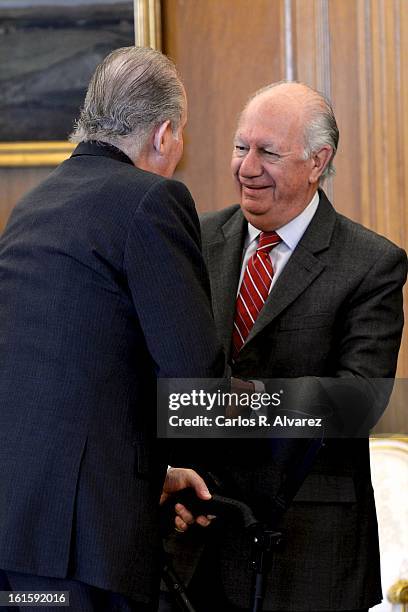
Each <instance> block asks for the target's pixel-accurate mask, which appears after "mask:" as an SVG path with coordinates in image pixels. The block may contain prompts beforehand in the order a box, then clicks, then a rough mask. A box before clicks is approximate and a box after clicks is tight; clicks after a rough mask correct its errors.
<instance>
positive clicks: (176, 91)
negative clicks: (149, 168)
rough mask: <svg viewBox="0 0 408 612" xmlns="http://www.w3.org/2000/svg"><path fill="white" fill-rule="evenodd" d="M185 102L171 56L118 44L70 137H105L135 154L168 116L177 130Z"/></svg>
mask: <svg viewBox="0 0 408 612" xmlns="http://www.w3.org/2000/svg"><path fill="white" fill-rule="evenodd" d="M185 106H186V102H185V93H184V88H183V85H182V83H181V80H180V78H179V76H178V74H177V70H176V67H175V66H174V64H173V62H172V61H171V60H170V59H169V58H168V57H166V56H165V55H163V54H162V53H160V52H159V51H154V50H153V49H148V48H145V47H123V48H121V49H116V50H115V51H112V52H111V53H110V54H109V55H108V56H107V57H106V58H105V59H104V60H103V62H102V63H101V64H99V66H98V67H97V68H96V70H95V72H94V74H93V76H92V78H91V81H90V83H89V86H88V91H87V94H86V97H85V102H84V106H83V108H82V109H81V114H80V118H79V119H78V120H77V121H76V123H75V129H74V131H73V132H72V134H71V136H70V140H71V142H81V141H87V140H101V141H105V142H108V143H111V144H113V145H117V146H119V148H122V147H123V148H126V149H128V150H129V149H130V150H131V152H132V154H133V155H134V156H137V155H138V154H139V153H140V151H141V150H142V148H143V146H144V144H145V142H146V139H147V138H148V136H149V134H150V133H151V131H152V130H153V129H154V128H155V127H156V126H158V125H160V124H161V123H163V122H164V121H166V120H169V121H170V122H171V125H172V129H173V132H176V130H177V129H178V127H179V125H180V121H181V117H182V115H183V112H184V110H185ZM121 145H122V146H121Z"/></svg>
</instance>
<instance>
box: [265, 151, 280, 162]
mask: <svg viewBox="0 0 408 612" xmlns="http://www.w3.org/2000/svg"><path fill="white" fill-rule="evenodd" d="M264 153H265V155H267V156H268V157H270V158H271V159H276V160H278V159H280V158H281V156H280V155H279V153H275V152H274V151H268V150H267V149H264Z"/></svg>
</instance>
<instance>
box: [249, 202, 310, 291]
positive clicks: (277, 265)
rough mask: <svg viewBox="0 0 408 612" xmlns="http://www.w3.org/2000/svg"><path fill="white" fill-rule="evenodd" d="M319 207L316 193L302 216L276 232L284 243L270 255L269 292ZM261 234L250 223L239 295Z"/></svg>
mask: <svg viewBox="0 0 408 612" xmlns="http://www.w3.org/2000/svg"><path fill="white" fill-rule="evenodd" d="M318 205H319V194H318V192H317V191H316V193H315V194H314V196H313V198H312V200H311V202H310V203H309V204H308V205H307V206H306V208H305V209H304V210H303V211H302V212H301V213H300V215H298V216H297V217H295V218H294V219H292V221H289V223H287V224H286V225H282V227H280V228H279V229H278V230H276V233H277V234H278V235H279V236H280V238H281V239H282V242H280V243H279V244H278V245H277V246H276V247H275V248H273V249H272V251H271V252H270V253H269V257H270V258H271V261H272V266H273V270H274V274H273V278H272V283H271V286H270V288H269V291H271V289H272V287H273V286H274V284H275V283H276V280H277V279H278V277H279V275H280V274H281V272H282V270H283V268H284V267H285V266H286V264H287V263H288V261H289V258H290V256H291V255H292V253H293V251H294V250H295V248H296V247H297V244H298V242H299V240H300V239H301V238H302V236H303V234H304V233H305V231H306V229H307V227H308V225H309V223H310V222H311V220H312V219H313V217H314V215H315V213H316V210H317V207H318ZM260 233H261V230H259V229H257V228H256V227H254V226H253V225H251V224H250V223H248V232H247V236H246V238H245V246H244V252H243V257H242V267H241V277H240V279H239V285H238V293H239V290H240V287H241V283H242V279H243V278H244V274H245V270H246V267H247V264H248V261H249V259H250V257H252V255H253V254H254V253H255V251H256V249H257V246H258V242H259V234H260ZM238 293H237V295H238Z"/></svg>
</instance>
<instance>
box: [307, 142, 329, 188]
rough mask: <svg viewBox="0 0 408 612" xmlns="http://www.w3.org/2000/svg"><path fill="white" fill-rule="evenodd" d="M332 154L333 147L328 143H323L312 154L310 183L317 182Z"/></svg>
mask: <svg viewBox="0 0 408 612" xmlns="http://www.w3.org/2000/svg"><path fill="white" fill-rule="evenodd" d="M332 155H333V149H332V147H330V146H329V145H325V146H324V147H322V148H321V149H320V150H319V151H317V152H316V153H313V155H312V158H311V159H312V162H313V165H312V170H311V173H310V176H309V182H310V183H317V181H318V180H319V178H320V177H321V175H322V174H323V172H324V171H325V169H326V167H327V164H328V163H329V161H330V160H331V158H332Z"/></svg>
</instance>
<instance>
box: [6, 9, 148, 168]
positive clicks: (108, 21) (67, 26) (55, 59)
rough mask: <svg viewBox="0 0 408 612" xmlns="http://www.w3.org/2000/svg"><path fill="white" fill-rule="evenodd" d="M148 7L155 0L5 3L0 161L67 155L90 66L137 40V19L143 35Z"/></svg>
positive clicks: (50, 161) (44, 161)
mask: <svg viewBox="0 0 408 612" xmlns="http://www.w3.org/2000/svg"><path fill="white" fill-rule="evenodd" d="M152 2H153V3H152ZM152 7H153V8H154V7H156V8H157V1H156V0H135V3H134V0H2V2H1V3H0V165H8V166H14V165H54V164H56V163H59V162H60V161H61V160H62V159H64V158H65V157H66V156H67V155H68V154H69V152H70V150H71V149H72V145H70V143H69V142H68V141H67V138H68V135H69V134H70V133H71V131H72V129H73V125H74V121H75V119H76V118H77V117H78V116H79V111H80V107H81V104H82V102H83V99H84V96H85V92H86V87H87V85H88V82H89V79H90V76H91V75H92V73H93V71H94V69H95V67H96V66H97V64H98V63H100V61H101V60H102V59H103V58H104V57H105V56H106V55H107V54H108V53H109V52H110V51H111V50H112V49H116V48H118V47H125V46H130V45H133V44H135V26H134V16H135V14H136V15H138V18H139V19H142V20H143V23H141V24H139V30H141V31H142V32H143V28H144V29H146V28H147V29H148V20H149V16H150V17H151V12H152ZM139 44H144V43H143V42H142V43H139Z"/></svg>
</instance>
